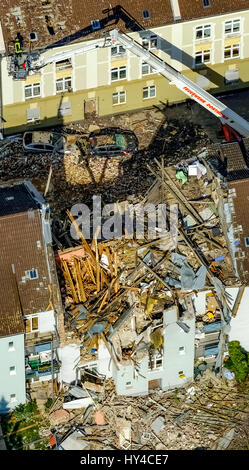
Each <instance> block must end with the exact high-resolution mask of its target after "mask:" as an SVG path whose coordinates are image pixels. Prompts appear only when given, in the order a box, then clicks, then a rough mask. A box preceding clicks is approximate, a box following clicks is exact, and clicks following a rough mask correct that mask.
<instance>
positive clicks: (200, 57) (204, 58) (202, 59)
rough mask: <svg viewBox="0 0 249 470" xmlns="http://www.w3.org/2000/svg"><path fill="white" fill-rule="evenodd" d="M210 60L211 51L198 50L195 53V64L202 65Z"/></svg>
mask: <svg viewBox="0 0 249 470" xmlns="http://www.w3.org/2000/svg"><path fill="white" fill-rule="evenodd" d="M210 60H211V51H210V50H205V51H199V52H196V53H195V65H203V64H208V63H210Z"/></svg>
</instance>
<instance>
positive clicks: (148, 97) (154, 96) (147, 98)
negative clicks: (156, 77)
mask: <svg viewBox="0 0 249 470" xmlns="http://www.w3.org/2000/svg"><path fill="white" fill-rule="evenodd" d="M152 88H154V89H155V95H153V96H151V89H152ZM146 89H147V90H148V96H144V91H145V90H146ZM153 98H156V85H150V86H145V87H143V100H149V99H153Z"/></svg>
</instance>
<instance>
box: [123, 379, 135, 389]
mask: <svg viewBox="0 0 249 470" xmlns="http://www.w3.org/2000/svg"><path fill="white" fill-rule="evenodd" d="M125 388H126V389H131V388H133V385H132V381H131V380H129V381H128V382H126V383H125Z"/></svg>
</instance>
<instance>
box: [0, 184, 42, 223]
mask: <svg viewBox="0 0 249 470" xmlns="http://www.w3.org/2000/svg"><path fill="white" fill-rule="evenodd" d="M38 208H39V204H38V203H37V201H36V200H34V199H33V197H32V196H31V194H30V193H29V191H28V190H27V188H26V186H24V185H23V184H14V185H13V186H0V217H2V216H4V215H9V214H17V213H19V212H26V211H28V210H30V209H38Z"/></svg>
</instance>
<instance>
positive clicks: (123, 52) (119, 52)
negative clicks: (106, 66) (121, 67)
mask: <svg viewBox="0 0 249 470" xmlns="http://www.w3.org/2000/svg"><path fill="white" fill-rule="evenodd" d="M114 49H116V50H117V52H115V53H114V52H113V51H114ZM122 49H123V50H122ZM124 55H126V49H125V47H124V46H122V44H116V45H115V46H112V47H111V57H117V56H118V57H120V56H124Z"/></svg>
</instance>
